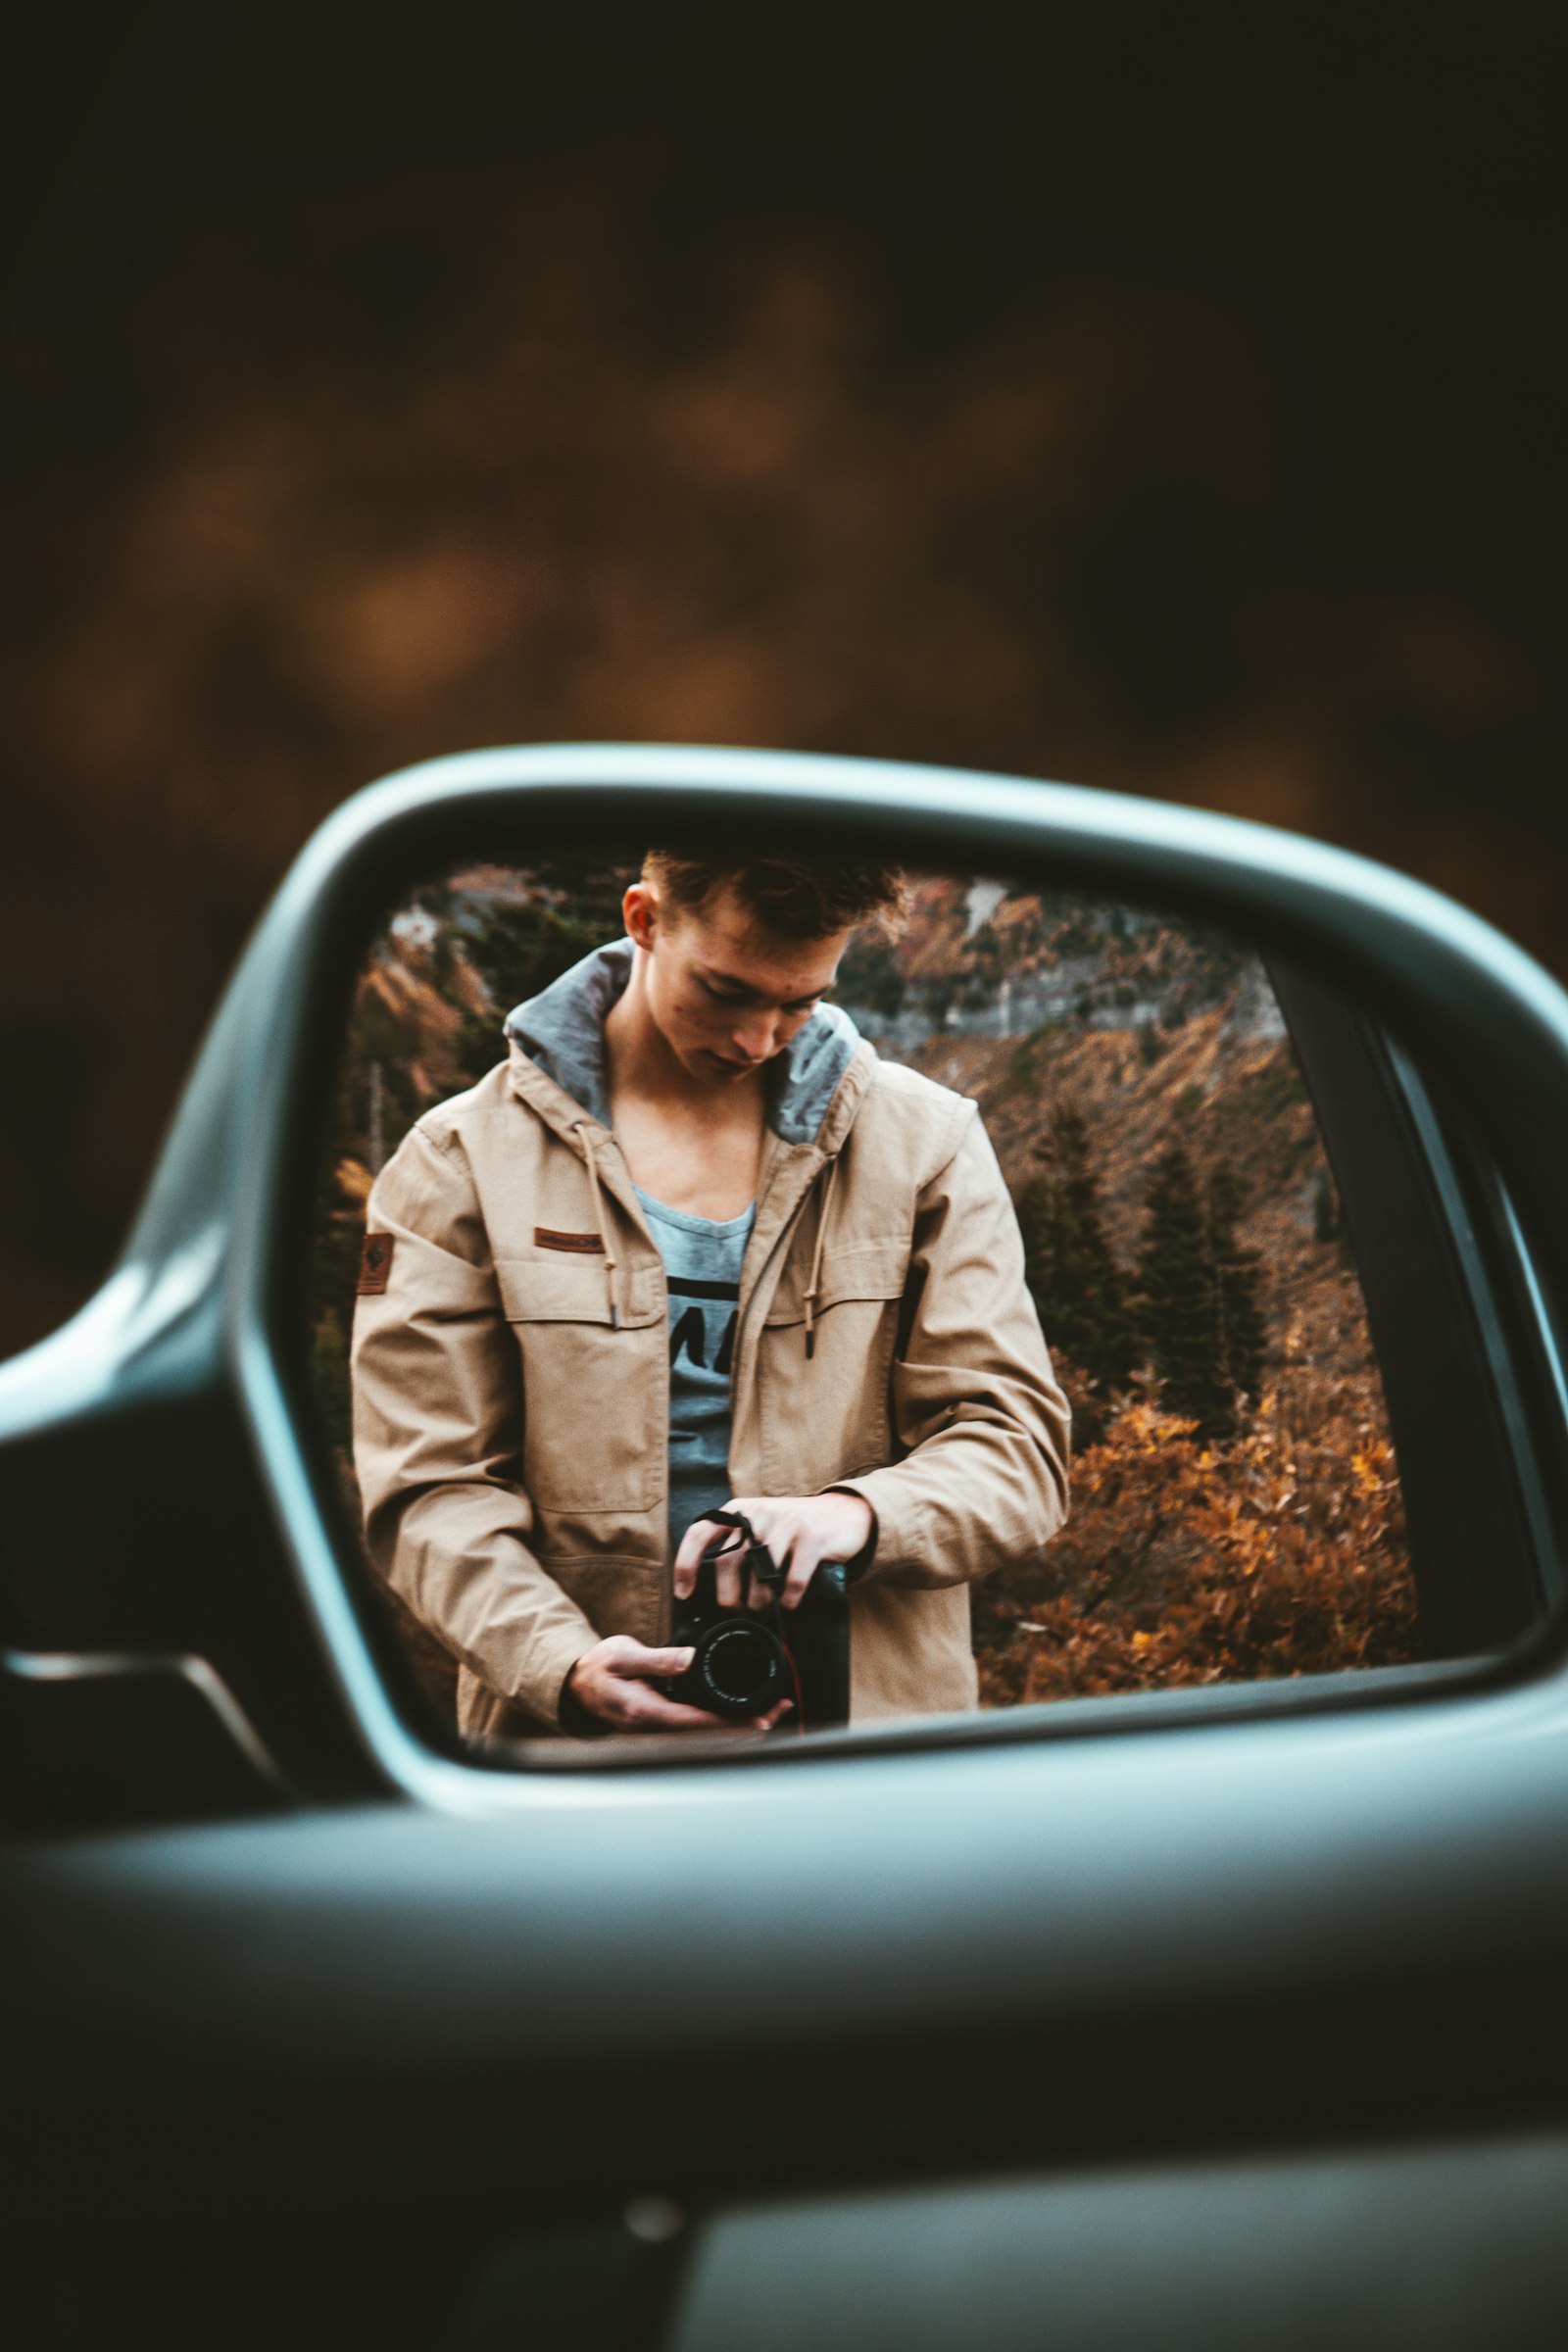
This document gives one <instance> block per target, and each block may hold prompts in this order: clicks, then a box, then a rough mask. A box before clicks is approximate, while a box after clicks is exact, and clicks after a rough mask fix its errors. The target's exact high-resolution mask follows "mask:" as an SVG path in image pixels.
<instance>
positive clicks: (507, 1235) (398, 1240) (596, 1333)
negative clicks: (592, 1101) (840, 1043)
mask: <svg viewBox="0 0 1568 2352" xmlns="http://www.w3.org/2000/svg"><path fill="white" fill-rule="evenodd" d="M514 1017H515V1016H514ZM839 1020H840V1025H841V1027H842V1028H848V1024H846V1023H843V1020H842V1016H839ZM849 1036H850V1038H851V1039H852V1040H853V1038H854V1032H853V1029H849ZM353 1383H354V1446H355V1460H356V1465H357V1469H358V1474H359V1482H360V1491H361V1495H362V1499H363V1503H364V1508H365V1519H366V1530H367V1536H368V1544H369V1549H370V1553H371V1557H372V1559H373V1561H374V1563H375V1565H376V1566H377V1568H378V1569H379V1570H380V1572H381V1573H382V1574H383V1575H384V1576H385V1577H386V1578H387V1579H388V1581H389V1582H390V1583H391V1585H392V1586H393V1588H394V1589H395V1591H396V1592H397V1593H399V1594H401V1596H402V1597H403V1599H404V1600H405V1601H406V1602H407V1603H408V1605H409V1607H410V1608H412V1609H413V1611H414V1613H415V1615H416V1616H417V1617H418V1618H419V1619H420V1620H421V1621H422V1622H423V1623H424V1624H425V1625H426V1626H428V1627H429V1628H430V1629H431V1631H432V1632H433V1633H434V1634H436V1635H437V1636H438V1638H439V1639H440V1640H441V1642H444V1643H445V1644H446V1646H447V1648H448V1649H450V1650H451V1651H453V1652H454V1653H455V1654H456V1656H457V1658H458V1660H459V1662H460V1672H459V1718H460V1723H461V1726H462V1729H463V1730H464V1731H465V1732H466V1733H467V1734H470V1735H483V1734H499V1735H503V1736H513V1737H517V1736H538V1735H539V1734H540V1733H544V1732H552V1731H555V1730H557V1729H559V1720H558V1713H557V1709H558V1702H559V1698H560V1694H561V1690H562V1686H563V1684H564V1681H565V1679H566V1676H567V1675H568V1673H569V1672H570V1670H571V1668H572V1666H573V1665H574V1663H575V1662H576V1660H577V1659H578V1658H579V1657H580V1656H581V1655H582V1654H583V1652H584V1651H585V1650H587V1649H589V1648H591V1647H592V1646H593V1644H594V1643H595V1642H598V1641H600V1640H602V1639H603V1638H604V1637H605V1636H607V1635H609V1634H631V1635H634V1636H635V1637H636V1638H637V1639H638V1640H640V1641H643V1642H652V1643H658V1642H663V1641H665V1640H666V1639H667V1635H668V1629H669V1622H670V1574H669V1537H668V1530H667V1527H666V1460H667V1450H668V1405H669V1356H668V1345H667V1325H666V1299H665V1290H664V1273H663V1264H662V1259H661V1256H660V1252H659V1248H658V1245H657V1244H656V1242H655V1241H654V1240H653V1238H652V1236H651V1234H650V1232H649V1229H648V1226H647V1224H646V1222H645V1220H644V1217H643V1214H642V1211H641V1208H640V1205H639V1203H638V1201H637V1197H636V1194H635V1192H634V1190H633V1188H632V1184H631V1180H630V1177H629V1176H628V1174H627V1171H626V1167H625V1163H624V1161H623V1160H622V1158H621V1155H620V1152H619V1149H618V1147H617V1145H616V1143H615V1141H614V1138H613V1135H611V1134H610V1133H609V1132H608V1130H607V1128H606V1127H605V1125H604V1124H603V1123H602V1121H601V1120H600V1119H598V1118H595V1117H594V1116H592V1115H591V1114H590V1113H589V1112H588V1111H586V1110H585V1109H584V1107H583V1106H582V1104H581V1103H578V1102H576V1101H575V1100H574V1099H573V1097H572V1096H571V1095H569V1094H567V1093H566V1092H564V1089H563V1088H562V1087H561V1086H560V1085H558V1084H557V1083H556V1081H555V1079H553V1078H552V1077H550V1076H549V1075H547V1073H546V1071H545V1070H544V1069H543V1068H541V1067H540V1066H539V1064H538V1062H537V1061H535V1060H534V1059H532V1058H531V1057H530V1056H529V1055H528V1054H525V1053H524V1052H523V1051H522V1050H521V1049H520V1047H519V1046H518V1045H517V1043H516V1042H515V1041H514V1043H513V1047H512V1057H511V1061H510V1063H503V1064H502V1065H500V1066H499V1067H498V1068H496V1069H494V1070H492V1071H491V1072H490V1074H489V1075H488V1077H486V1078H484V1079H482V1080H481V1081H480V1083H479V1084H478V1085H477V1086H475V1087H473V1088H471V1089H470V1090H469V1091H468V1092H467V1093H466V1094H463V1095H459V1096H457V1097H455V1098H454V1099H453V1100H452V1101H451V1102H448V1103H442V1104H440V1105H439V1106H438V1107H437V1108H436V1109H434V1110H431V1111H429V1112H427V1113H426V1114H425V1116H424V1117H423V1118H421V1119H420V1120H419V1121H418V1123H417V1126H416V1127H414V1128H413V1129H412V1130H411V1132H410V1134H409V1135H408V1136H407V1138H406V1139H405V1141H404V1143H403V1144H402V1146H401V1147H400V1149H399V1150H398V1151H397V1152H396V1153H395V1154H394V1155H393V1157H392V1158H391V1159H390V1160H389V1161H388V1163H387V1165H386V1167H385V1168H384V1169H383V1170H382V1172H381V1174H380V1176H379V1177H378V1179H377V1181H376V1184H375V1187H374V1190H373V1191H372V1193H371V1195H370V1201H369V1209H368V1238H367V1244H366V1270H365V1272H364V1273H363V1274H362V1277H361V1296H360V1298H359V1299H358V1301H357V1311H356V1316H355V1327H354V1347H353ZM731 1404H732V1421H731V1440H730V1456H729V1470H730V1480H731V1486H732V1489H733V1492H734V1493H736V1494H737V1495H805V1494H814V1493H817V1492H819V1491H820V1490H821V1489H823V1488H825V1487H828V1486H849V1487H853V1488H854V1489H855V1490H856V1492H857V1493H858V1494H861V1495H864V1496H865V1499H866V1500H867V1502H869V1503H870V1505H871V1507H872V1510H873V1511H874V1513H875V1515H876V1538H875V1551H874V1555H873V1557H872V1559H871V1562H870V1565H869V1567H868V1568H867V1569H866V1570H865V1571H864V1573H863V1575H861V1576H860V1577H859V1578H858V1580H857V1581H856V1582H855V1584H854V1585H853V1587H852V1589H851V1618H850V1658H851V1715H852V1719H854V1720H857V1721H859V1720H866V1719H870V1718H873V1717H878V1716H883V1717H885V1716H896V1715H919V1714H929V1713H934V1712H940V1711H943V1710H946V1709H950V1708H966V1707H972V1706H973V1705H974V1704H975V1703H976V1680H975V1669H974V1662H973V1657H972V1654H971V1649H970V1642H969V1592H968V1588H969V1584H970V1582H971V1580H972V1579H973V1578H975V1577H979V1576H984V1575H987V1574H988V1573H990V1572H991V1571H992V1570H993V1569H996V1568H998V1567H1002V1566H1005V1564H1006V1563H1007V1562H1008V1561H1010V1560H1022V1559H1031V1558H1033V1557H1034V1556H1035V1555H1036V1554H1037V1553H1038V1551H1039V1549H1040V1547H1041V1545H1042V1544H1046V1543H1048V1542H1049V1541H1050V1539H1051V1537H1052V1535H1053V1534H1054V1532H1055V1530H1056V1529H1057V1528H1058V1527H1059V1526H1060V1525H1061V1522H1062V1520H1063V1518H1064V1517H1065V1515H1066V1485H1067V1473H1066V1463H1067V1439H1068V1414H1067V1406H1066V1402H1065V1399H1064V1398H1063V1397H1062V1394H1061V1391H1060V1389H1059V1388H1058V1387H1057V1385H1056V1383H1055V1381H1054V1378H1053V1376H1052V1371H1051V1364H1050V1359H1049V1357H1048V1356H1047V1353H1046V1348H1045V1343H1044V1341H1043V1340H1042V1337H1041V1333H1040V1325H1039V1321H1038V1318H1037V1317H1036V1314H1035V1310H1034V1305H1033V1302H1032V1301H1031V1299H1030V1297H1029V1294H1028V1292H1027V1290H1026V1289H1025V1287H1024V1281H1023V1251H1022V1248H1021V1245H1020V1242H1019V1237H1018V1228H1017V1222H1016V1219H1015V1217H1014V1215H1013V1210H1012V1204H1011V1201H1009V1199H1008V1196H1007V1192H1006V1188H1005V1185H1004V1183H1003V1179H1002V1173H1001V1170H1000V1168H999V1167H998V1165H997V1160H996V1155H995V1153H994V1152H993V1151H992V1149H991V1145H990V1142H989V1139H988V1138H987V1136H986V1133H985V1130H984V1128H983V1126H982V1124H981V1121H980V1118H979V1114H978V1111H977V1109H976V1106H975V1104H974V1103H971V1102H968V1101H966V1100H964V1099H963V1098H962V1097H960V1096H957V1095H955V1094H951V1093H949V1092H948V1091H947V1089H946V1088H943V1087H940V1086H936V1085H933V1084H932V1083H931V1081H930V1080H928V1079H925V1078H922V1077H920V1076H918V1075H917V1074H916V1073H914V1072H913V1071H910V1070H907V1069H905V1068H903V1067H901V1066H899V1065H898V1064H895V1063H891V1062H886V1061H882V1060H880V1059H879V1058H878V1056H877V1054H875V1052H874V1051H873V1049H872V1048H871V1047H870V1046H869V1045H868V1044H867V1043H865V1042H864V1041H863V1040H861V1041H858V1043H856V1044H855V1045H854V1051H853V1055H852V1057H851V1058H850V1059H849V1061H848V1066H847V1067H846V1068H845V1069H844V1072H843V1075H842V1076H841V1077H840V1078H839V1079H838V1081H837V1085H836V1087H835V1089H834V1091H833V1093H832V1096H831V1100H830V1101H829V1103H828V1104H827V1107H826V1111H825V1115H823V1116H822V1118H821V1121H820V1124H819V1125H818V1127H817V1129H816V1132H815V1134H814V1137H813V1139H812V1140H811V1141H809V1142H800V1141H797V1142H794V1143H789V1142H786V1141H784V1140H783V1138H782V1137H781V1136H780V1135H779V1134H777V1133H776V1132H773V1131H772V1130H771V1129H770V1130H769V1133H768V1135H767V1139H766V1149H765V1152H764V1156H763V1164H762V1171H761V1178H760V1185H759V1194H758V1203H757V1219H756V1224H755V1226H754V1229H753V1232H752V1235H751V1239H750V1242H749V1244H748V1248H747V1252H746V1259H745V1264H744V1267H743V1270H742V1275H741V1295H740V1299H739V1303H738V1308H737V1325H736V1343H735V1348H734V1354H733V1366H732V1384H731Z"/></svg>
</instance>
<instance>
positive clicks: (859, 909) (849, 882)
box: [643, 850, 909, 939]
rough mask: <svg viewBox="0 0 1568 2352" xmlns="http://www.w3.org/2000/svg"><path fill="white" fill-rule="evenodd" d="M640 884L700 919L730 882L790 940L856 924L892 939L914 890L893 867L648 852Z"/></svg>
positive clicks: (770, 926)
mask: <svg viewBox="0 0 1568 2352" xmlns="http://www.w3.org/2000/svg"><path fill="white" fill-rule="evenodd" d="M643 880H644V881H645V882H648V883H651V884H652V885H653V887H654V888H655V889H656V890H657V891H658V892H659V894H660V896H661V897H662V898H663V899H666V900H667V901H668V902H669V903H670V905H672V906H675V907H680V908H681V909H682V911H683V912H684V913H687V914H699V913H701V911H702V909H703V908H704V907H706V906H707V904H708V902H709V900H710V899H711V897H712V895H713V893H714V891H715V890H720V889H722V888H723V887H724V885H725V884H726V883H727V884H728V885H729V887H730V888H731V889H732V890H733V891H734V893H735V896H736V897H737V898H738V899H739V900H740V902H741V904H742V906H743V907H745V908H746V909H747V911H748V913H750V914H752V915H754V916H755V917H756V919H757V921H758V922H759V923H760V924H761V925H762V926H763V927H764V928H765V929H767V930H769V931H778V932H782V933H783V935H784V937H785V938H786V939H826V938H827V937H828V936H829V934H830V933H831V932H834V931H850V930H853V929H854V928H855V927H856V925H857V924H859V923H870V922H875V923H877V924H878V925H879V926H880V927H881V929H882V930H883V931H884V932H885V933H886V934H887V935H888V936H889V937H890V938H891V937H894V936H896V935H897V933H898V932H900V931H901V930H902V929H903V927H904V922H905V916H906V913H907V903H908V896H909V886H908V884H907V882H906V880H905V878H904V873H903V869H902V868H901V867H899V866H896V865H871V864H866V863H863V862H857V861H852V862H850V863H848V864H844V865H829V864H826V863H822V864H815V863H808V862H807V861H806V860H805V859H804V858H681V857H678V856H677V855H676V853H675V852H674V851H673V850H650V851H649V852H648V854H647V856H646V857H645V858H644V859H643Z"/></svg>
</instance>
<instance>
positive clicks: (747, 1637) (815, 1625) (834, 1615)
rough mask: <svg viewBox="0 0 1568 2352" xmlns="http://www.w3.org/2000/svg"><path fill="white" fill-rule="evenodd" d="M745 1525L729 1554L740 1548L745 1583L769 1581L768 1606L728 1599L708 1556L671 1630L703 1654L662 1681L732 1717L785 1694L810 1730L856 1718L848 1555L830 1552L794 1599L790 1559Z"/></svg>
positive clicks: (674, 1639) (689, 1701) (690, 1700)
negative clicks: (726, 1602)
mask: <svg viewBox="0 0 1568 2352" xmlns="http://www.w3.org/2000/svg"><path fill="white" fill-rule="evenodd" d="M715 1516H716V1514H715ZM736 1517H737V1518H738V1517H739V1514H738V1513H737V1514H736ZM744 1533H745V1538H746V1541H745V1543H744V1544H743V1545H742V1546H741V1547H739V1548H738V1550H737V1549H731V1550H730V1551H729V1552H728V1553H727V1556H728V1557H731V1558H737V1557H738V1564H739V1567H740V1571H741V1577H742V1590H743V1591H749V1590H750V1583H749V1580H750V1579H752V1578H755V1579H756V1580H757V1581H758V1583H760V1584H761V1585H762V1586H763V1587H764V1588H765V1589H766V1591H767V1593H768V1594H769V1599H768V1603H767V1606H766V1608H763V1609H748V1608H740V1609H727V1608H722V1607H721V1606H720V1605H719V1602H718V1598H717V1593H716V1590H715V1583H716V1572H715V1567H714V1563H713V1561H712V1559H711V1558H705V1559H704V1560H703V1562H702V1564H701V1566H700V1567H699V1569H698V1572H697V1583H696V1586H695V1588H694V1589H693V1592H692V1593H691V1597H690V1598H689V1599H687V1600H677V1601H676V1603H675V1614H674V1621H673V1623H672V1625H671V1627H670V1634H669V1640H670V1643H671V1645H672V1646H675V1647H679V1648H687V1647H690V1648H691V1649H693V1650H694V1651H695V1653H696V1654H695V1656H694V1657H693V1659H692V1662H691V1664H690V1666H688V1667H687V1669H686V1671H685V1673H684V1674H679V1675H673V1676H671V1677H670V1678H669V1679H668V1680H667V1681H666V1682H663V1683H662V1684H661V1685H660V1688H661V1690H662V1691H664V1692H666V1694H667V1695H668V1696H669V1697H670V1698H678V1699H680V1700H682V1701H683V1702H684V1703H685V1704H686V1705H687V1706H691V1707H703V1708H706V1709H707V1711H708V1712H709V1714H711V1715H720V1716H722V1717H724V1719H725V1720H726V1721H727V1722H731V1723H742V1722H746V1721H749V1720H750V1718H751V1717H752V1716H754V1715H761V1714H765V1713H766V1711H767V1710H768V1708H770V1707H775V1706H777V1704H778V1702H779V1700H780V1699H782V1698H788V1699H792V1700H793V1701H794V1706H795V1721H796V1724H797V1725H798V1727H799V1728H800V1730H802V1731H803V1732H804V1731H821V1730H825V1729H827V1728H828V1727H829V1726H832V1725H835V1724H845V1723H848V1721H849V1719H850V1600H849V1593H848V1590H847V1588H846V1583H845V1574H844V1568H843V1565H842V1563H841V1562H839V1561H837V1560H824V1561H823V1562H822V1564H821V1566H820V1567H819V1568H818V1569H817V1571H816V1574H815V1575H814V1576H813V1577H812V1579H811V1581H810V1583H809V1585H808V1587H807V1589H806V1592H805V1593H804V1594H803V1596H802V1598H801V1600H800V1602H799V1604H798V1605H797V1606H796V1607H795V1608H793V1609H786V1608H783V1607H781V1606H780V1604H779V1601H778V1597H777V1595H778V1593H779V1590H780V1588H781V1587H782V1585H783V1582H784V1571H783V1569H781V1568H780V1567H779V1566H778V1564H777V1562H776V1561H775V1560H774V1558H773V1555H772V1553H771V1552H770V1551H769V1550H768V1548H767V1546H766V1544H760V1543H759V1542H758V1541H757V1539H756V1538H755V1537H753V1536H752V1533H751V1530H750V1528H749V1527H748V1528H746V1529H745V1530H744Z"/></svg>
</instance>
